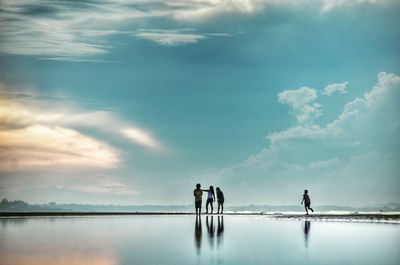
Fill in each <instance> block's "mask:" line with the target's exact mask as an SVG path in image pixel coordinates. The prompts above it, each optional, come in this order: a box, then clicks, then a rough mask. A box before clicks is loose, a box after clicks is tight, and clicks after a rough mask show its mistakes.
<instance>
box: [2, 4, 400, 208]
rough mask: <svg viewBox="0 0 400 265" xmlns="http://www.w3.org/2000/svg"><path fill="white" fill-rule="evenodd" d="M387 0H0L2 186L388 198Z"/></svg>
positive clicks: (250, 199) (16, 193) (394, 51)
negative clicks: (208, 188)
mask: <svg viewBox="0 0 400 265" xmlns="http://www.w3.org/2000/svg"><path fill="white" fill-rule="evenodd" d="M399 11H400V4H399V2H398V1H390V0H387V1H385V0H375V1H372V0H370V1H368V0H365V1H364V0H357V1H341V0H338V1H334V0H327V1H312V0H309V1H308V0H305V1H290V0H285V1H274V0H247V1H230V0H207V1H196V0H191V1H179V0H176V1H175V0H172V1H138V0H132V1H128V0H126V1H118V2H110V1H96V2H92V1H80V2H79V3H77V2H76V1H62V2H52V1H41V0H35V1H31V2H29V3H26V2H24V1H2V3H1V4H0V20H1V21H2V23H1V25H0V149H1V150H2V152H1V153H2V154H1V155H0V194H1V196H2V197H7V198H9V199H24V200H27V201H29V202H41V201H56V202H78V203H105V204H109V203H110V204H111V203H114V204H188V203H192V200H193V198H192V195H191V191H192V189H193V187H194V185H195V184H196V183H197V182H200V183H202V184H203V186H205V187H206V186H209V185H214V186H220V187H221V189H222V190H223V191H224V192H225V197H227V202H228V201H229V203H232V204H249V203H254V204H296V203H298V201H299V199H301V194H302V190H304V189H305V188H308V189H309V190H310V195H311V198H312V199H313V202H314V203H316V204H339V205H374V204H379V203H387V202H400V196H399V192H398V191H399V187H400V180H399V178H398V176H400V174H399V173H400V172H399V171H400V166H399V152H398V151H397V150H399V137H398V136H399V120H400V119H399V111H400V109H399V108H400V107H399V106H400V104H399V103H400V102H399V99H400V97H399V93H400V92H399V91H400V77H399V75H400V60H399V59H400V51H399V48H398V47H400V31H399V29H398V26H397V25H398V24H399V18H398V13H399Z"/></svg>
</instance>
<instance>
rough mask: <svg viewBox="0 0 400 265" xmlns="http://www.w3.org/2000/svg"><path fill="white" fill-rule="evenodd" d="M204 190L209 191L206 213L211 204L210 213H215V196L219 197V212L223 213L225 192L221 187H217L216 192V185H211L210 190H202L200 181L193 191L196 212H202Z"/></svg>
mask: <svg viewBox="0 0 400 265" xmlns="http://www.w3.org/2000/svg"><path fill="white" fill-rule="evenodd" d="M203 191H204V192H207V201H206V213H208V206H211V212H210V213H213V211H214V207H213V203H214V202H215V198H217V202H218V211H217V213H223V212H224V201H225V198H224V193H223V192H222V191H221V189H220V188H219V187H217V188H216V189H215V191H216V192H215V191H214V187H213V186H210V188H209V189H208V190H202V189H201V185H200V184H199V183H197V184H196V189H194V191H193V195H194V204H195V208H196V214H201V204H202V202H203ZM215 193H216V194H215ZM220 211H221V212H220Z"/></svg>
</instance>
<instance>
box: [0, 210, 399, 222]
mask: <svg viewBox="0 0 400 265" xmlns="http://www.w3.org/2000/svg"><path fill="white" fill-rule="evenodd" d="M194 214H195V213H193V212H0V217H3V218H7V217H63V216H65V217H68V216H71V217H74V216H76V217H79V216H135V215H154V216H157V215H160V216H161V215H162V216H168V215H194ZM202 215H224V216H243V215H244V216H266V217H271V218H277V219H310V220H318V219H323V220H326V219H338V220H397V221H400V212H382V213H376V212H374V213H365V212H364V213H345V214H336V213H316V214H310V215H305V214H302V213H266V212H227V213H224V214H217V213H213V214H206V213H202Z"/></svg>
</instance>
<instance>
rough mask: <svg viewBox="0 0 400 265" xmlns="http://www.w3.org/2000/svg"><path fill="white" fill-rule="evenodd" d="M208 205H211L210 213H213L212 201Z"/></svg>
mask: <svg viewBox="0 0 400 265" xmlns="http://www.w3.org/2000/svg"><path fill="white" fill-rule="evenodd" d="M210 205H211V213H213V211H214V207H213V201H211V202H210Z"/></svg>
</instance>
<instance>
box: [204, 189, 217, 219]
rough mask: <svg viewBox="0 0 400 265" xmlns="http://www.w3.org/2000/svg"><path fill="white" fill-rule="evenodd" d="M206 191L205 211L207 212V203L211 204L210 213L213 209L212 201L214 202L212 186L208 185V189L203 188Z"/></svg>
mask: <svg viewBox="0 0 400 265" xmlns="http://www.w3.org/2000/svg"><path fill="white" fill-rule="evenodd" d="M204 191H207V192H208V193H207V202H206V213H208V205H210V206H211V213H212V212H213V210H214V207H213V202H215V193H214V187H213V186H210V188H209V189H208V190H204Z"/></svg>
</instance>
